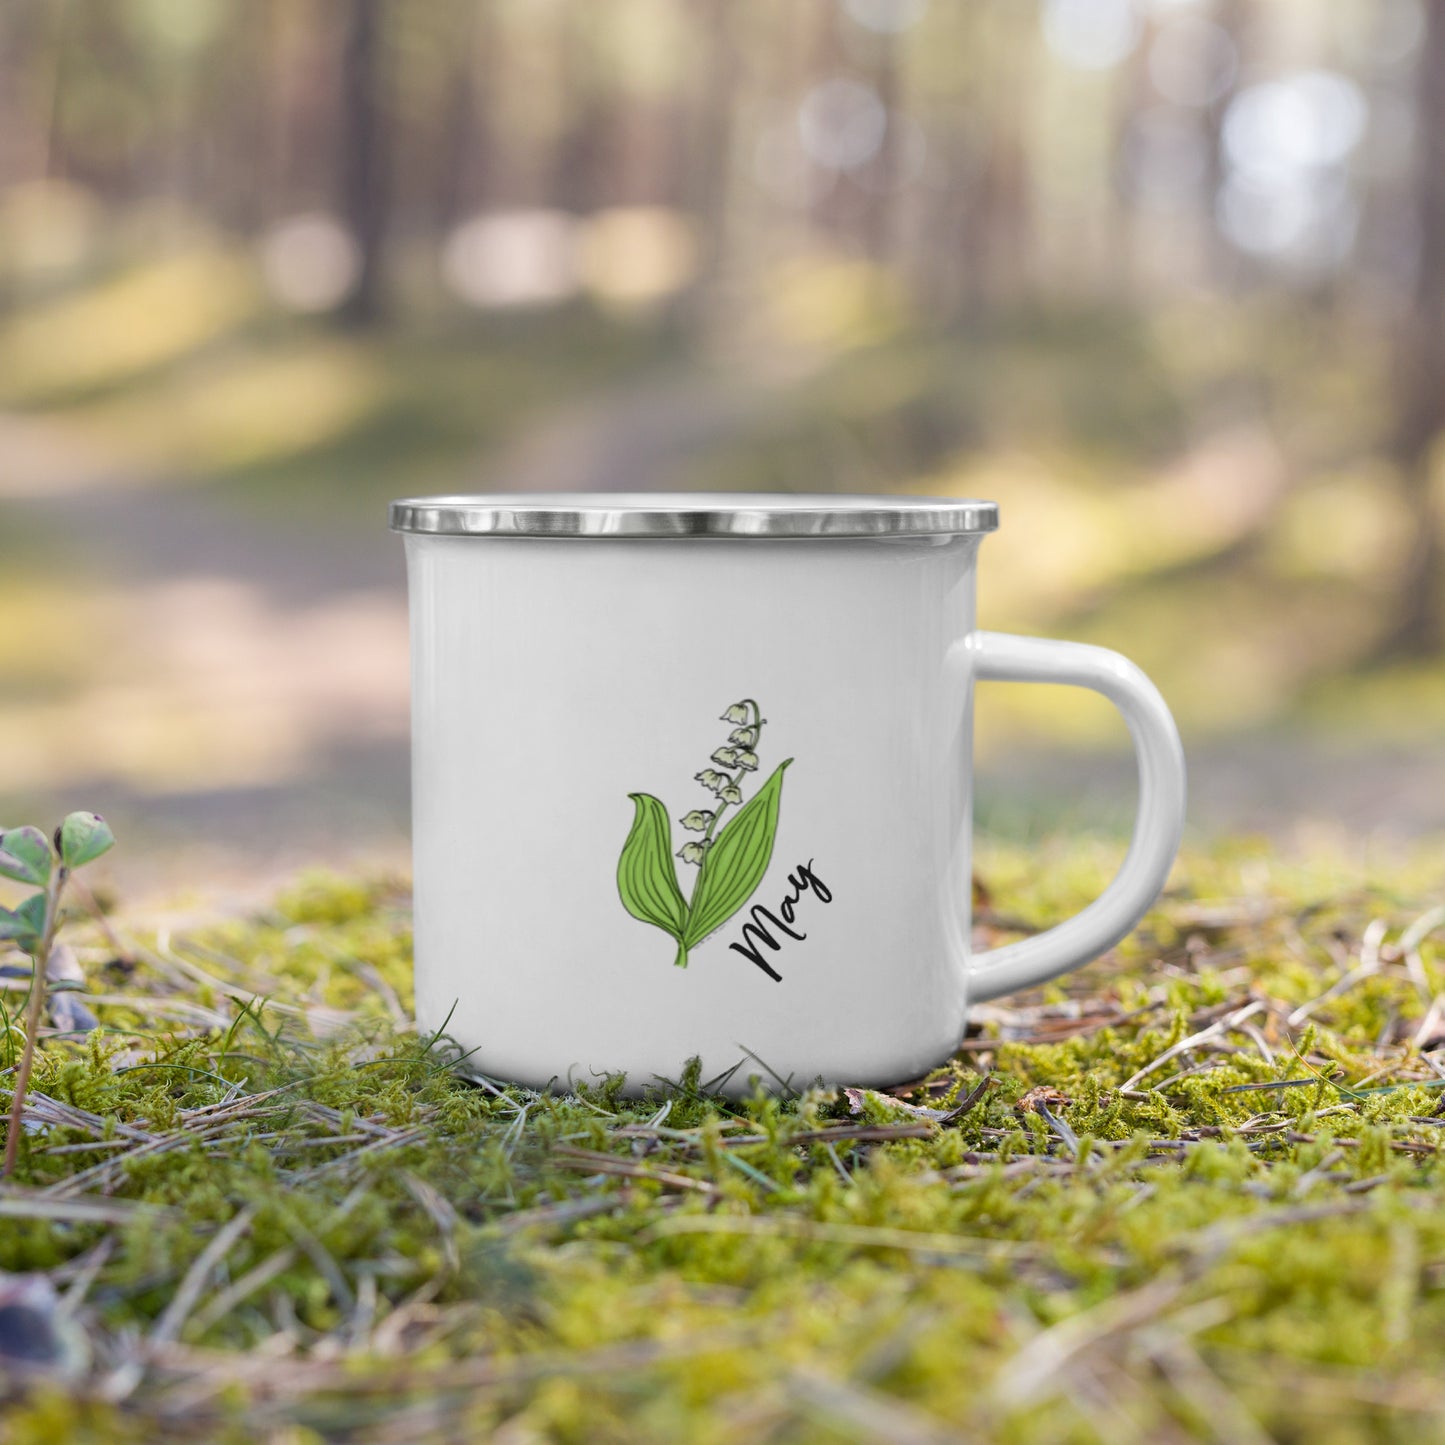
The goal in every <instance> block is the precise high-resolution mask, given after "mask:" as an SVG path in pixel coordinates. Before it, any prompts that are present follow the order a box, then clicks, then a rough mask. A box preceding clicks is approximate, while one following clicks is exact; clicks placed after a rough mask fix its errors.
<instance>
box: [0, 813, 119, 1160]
mask: <svg viewBox="0 0 1445 1445" xmlns="http://www.w3.org/2000/svg"><path fill="white" fill-rule="evenodd" d="M54 841H55V847H54V850H53V851H52V849H51V844H50V841H49V840H48V839H47V838H46V836H45V834H44V833H42V832H41V831H40V829H39V828H32V827H29V826H27V827H23V828H7V829H6V830H5V831H4V832H0V877H5V878H13V879H14V880H15V881H16V882H17V883H29V884H33V885H34V886H35V887H37V888H38V889H39V890H40V892H38V893H32V894H31V895H30V897H29V898H27V899H26V900H25V901H24V902H23V903H21V904H20V906H19V907H18V908H15V909H9V908H0V939H3V940H8V941H9V942H11V943H13V944H14V945H15V946H16V948H18V949H19V950H20V951H21V952H22V953H28V954H29V955H30V994H29V997H28V999H27V1002H26V1009H25V1043H24V1046H23V1047H22V1049H21V1053H20V1067H19V1068H18V1069H17V1070H16V1074H15V1088H14V1091H13V1093H12V1094H11V1097H10V1121H9V1123H8V1124H7V1126H6V1129H5V1163H4V1166H3V1167H0V1178H7V1179H8V1178H9V1177H10V1175H11V1174H12V1173H13V1172H14V1170H15V1161H16V1159H17V1158H18V1156H19V1153H20V1133H21V1122H20V1121H21V1115H22V1114H23V1112H24V1110H25V1093H26V1090H27V1089H28V1088H29V1087H30V1071H31V1069H32V1067H33V1066H34V1063H35V1039H36V1036H37V1035H38V1034H39V1032H40V1018H41V1014H42V1013H43V1012H44V1009H45V992H46V990H45V981H46V973H45V970H46V966H47V964H48V963H49V962H50V950H51V947H52V945H53V944H54V942H55V934H56V930H57V929H58V928H59V927H60V899H61V895H62V893H63V892H64V891H65V885H66V883H67V882H68V881H69V879H70V875H71V874H72V873H73V872H74V871H75V869H77V868H80V867H82V866H83V865H85V864H86V863H90V862H93V861H94V860H95V859H96V858H99V857H100V855H101V854H102V853H105V852H107V851H109V849H110V848H111V846H112V845H113V844H114V843H115V835H114V834H113V833H112V832H111V831H110V825H109V824H108V823H107V822H106V821H105V819H104V818H102V817H101V816H100V814H99V813H72V814H71V815H70V816H69V817H68V818H66V820H65V821H64V822H63V823H62V824H61V825H60V826H59V827H58V828H57V829H56V830H55V838H54Z"/></svg>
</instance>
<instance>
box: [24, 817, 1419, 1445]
mask: <svg viewBox="0 0 1445 1445" xmlns="http://www.w3.org/2000/svg"><path fill="white" fill-rule="evenodd" d="M1108 862H1109V853H1108V851H1107V850H1105V849H1103V848H1102V847H1101V848H1100V849H1099V850H1096V851H1091V850H1090V849H1088V848H1084V849H1080V848H1079V847H1078V846H1077V844H1074V845H1072V846H1065V845H1064V844H1063V843H1059V844H1057V845H1054V844H1044V845H1041V846H1035V847H1030V848H1027V849H1025V848H1022V847H1014V846H1006V845H1001V844H1000V845H994V846H992V847H989V848H986V849H985V850H984V852H983V855H982V858H981V862H980V865H979V866H980V880H981V883H982V887H981V889H980V896H979V905H980V906H979V916H980V928H981V931H982V932H983V934H984V935H985V936H986V937H985V941H991V939H992V937H993V936H997V935H999V934H1001V933H1002V932H1004V931H1006V930H1007V929H1009V928H1013V927H1017V926H1020V925H1022V924H1026V923H1027V922H1028V921H1030V920H1043V919H1047V918H1050V917H1056V916H1058V915H1060V914H1061V913H1063V912H1064V911H1067V910H1070V909H1072V908H1074V907H1076V906H1077V905H1078V904H1079V903H1080V902H1082V901H1083V900H1084V899H1085V898H1086V897H1087V896H1088V895H1089V894H1090V893H1091V892H1093V891H1095V890H1096V889H1097V888H1098V886H1099V884H1100V882H1101V880H1102V875H1103V873H1104V871H1105V869H1106V866H1107V864H1108ZM1442 881H1445V851H1442V850H1440V849H1435V850H1433V851H1431V850H1424V851H1421V852H1419V853H1417V854H1414V855H1412V856H1410V857H1407V858H1402V857H1391V858H1389V859H1384V858H1382V859H1381V860H1380V861H1379V866H1378V868H1377V869H1375V870H1374V872H1373V874H1372V873H1371V870H1370V869H1368V868H1358V867H1356V866H1354V865H1353V864H1352V865H1349V866H1346V864H1345V863H1344V862H1342V861H1318V860H1317V861H1314V862H1311V863H1291V864H1283V863H1281V862H1279V861H1278V860H1277V859H1275V858H1274V857H1272V855H1270V854H1269V853H1268V852H1266V851H1265V850H1264V849H1263V848H1261V847H1258V846H1255V845H1252V844H1243V843H1241V844H1236V845H1229V846H1218V847H1215V848H1213V849H1210V850H1208V851H1203V852H1195V853H1193V854H1192V855H1190V856H1187V857H1186V858H1185V859H1184V861H1183V862H1182V863H1181V865H1180V867H1179V869H1178V871H1177V873H1176V875H1175V880H1174V883H1173V885H1172V887H1171V890H1170V892H1169V894H1168V895H1167V896H1166V898H1165V899H1164V900H1162V902H1161V904H1160V906H1159V908H1158V909H1157V910H1156V911H1155V912H1154V913H1153V914H1152V915H1151V916H1150V918H1149V919H1148V920H1147V921H1146V923H1145V925H1144V926H1143V927H1142V928H1141V930H1140V931H1139V932H1138V933H1136V934H1135V935H1134V936H1133V937H1132V938H1131V939H1130V940H1128V941H1127V942H1126V943H1125V944H1124V945H1122V946H1121V947H1120V948H1119V949H1118V950H1117V951H1116V952H1115V953H1113V954H1111V955H1110V956H1109V957H1107V958H1106V959H1103V960H1101V961H1099V962H1098V963H1096V964H1094V965H1093V966H1092V967H1090V968H1089V969H1087V970H1085V971H1083V972H1081V973H1078V974H1076V975H1074V976H1072V977H1071V978H1069V979H1066V980H1064V981H1063V982H1062V983H1061V984H1060V985H1059V986H1057V987H1055V988H1054V989H1052V990H1049V991H1047V992H1046V993H1042V994H1038V995H1033V996H1029V997H1021V998H1018V999H1013V1000H1009V1001H1008V1006H1007V1007H990V1008H984V1009H980V1010H979V1011H978V1012H977V1015H976V1020H975V1023H974V1025H973V1026H972V1029H971V1033H970V1037H968V1038H967V1039H965V1040H964V1041H963V1045H962V1048H961V1049H960V1051H959V1053H958V1054H957V1056H956V1058H955V1059H954V1060H953V1061H952V1062H951V1063H950V1064H949V1065H947V1066H946V1067H944V1068H942V1069H940V1070H938V1071H937V1072H936V1073H935V1074H933V1075H932V1076H930V1077H929V1078H928V1079H927V1080H922V1081H917V1082H913V1083H910V1084H909V1085H908V1086H907V1087H900V1088H898V1089H896V1090H893V1091H891V1092H889V1093H878V1092H859V1091H846V1090H844V1091H832V1090H815V1091H805V1092H802V1093H801V1094H792V1095H789V1096H787V1097H781V1098H778V1097H770V1096H768V1095H767V1094H766V1093H765V1092H763V1091H762V1090H761V1088H760V1089H759V1091H758V1092H757V1094H756V1096H755V1097H754V1098H752V1099H750V1100H747V1101H745V1102H741V1103H739V1102H728V1101H726V1100H723V1099H720V1098H715V1097H708V1096H706V1095H705V1094H703V1093H701V1092H700V1091H699V1089H698V1086H697V1081H696V1080H692V1079H689V1078H688V1077H686V1076H684V1077H683V1078H682V1079H680V1080H678V1081H676V1082H675V1083H673V1084H670V1085H669V1084H662V1083H659V1084H658V1085H657V1087H656V1090H655V1093H654V1096H653V1097H651V1098H648V1099H646V1100H642V1101H638V1100H627V1099H623V1098H622V1097H620V1095H619V1091H618V1088H617V1086H616V1083H615V1082H614V1083H611V1084H603V1085H601V1086H599V1087H597V1088H595V1089H593V1090H591V1091H589V1092H588V1093H586V1094H585V1095H580V1096H578V1095H571V1096H564V1095H538V1094H535V1093H531V1092H529V1091H527V1090H524V1089H519V1088H509V1087H505V1086H503V1085H499V1084H497V1083H495V1082H492V1081H488V1080H485V1079H482V1078H480V1077H477V1076H471V1077H467V1076H466V1070H467V1069H468V1068H469V1067H471V1066H472V1065H473V1064H474V1063H475V1062H476V1061H475V1060H467V1061H464V1062H463V1063H462V1064H461V1066H460V1069H461V1072H460V1073H458V1072H456V1071H453V1070H452V1069H449V1068H448V1066H447V1060H448V1054H447V1047H446V1044H445V1041H444V1040H439V1039H430V1038H419V1037H417V1036H416V1034H415V1033H414V1032H412V1031H410V1030H409V1028H408V1022H407V1020H408V1002H409V996H410V995H409V989H410V979H409V974H410V956H409V912H408V898H407V894H406V891H405V887H404V884H402V883H401V882H399V881H398V880H386V879H381V880H371V881H355V880H341V879H334V878H331V879H327V878H316V879H307V880H304V881H303V882H301V883H299V884H298V885H297V886H296V887H294V888H293V889H292V890H291V891H289V892H287V893H285V894H284V895H283V896H281V897H279V898H278V899H277V900H276V901H275V904H274V906H273V907H271V908H270V909H269V910H268V911H266V912H264V913H262V914H258V915H257V916H254V917H250V918H246V919H243V920H234V919H233V920H221V921H218V922H215V923H213V924H207V925H205V926H199V927H195V928H191V929H187V930H186V931H185V932H184V933H182V932H180V931H177V930H175V929H174V928H172V929H170V930H165V929H156V928H154V927H152V928H146V927H145V926H143V923H144V920H140V921H135V920H130V919H127V918H124V917H123V916H117V917H116V918H114V919H112V920H105V921H104V922H102V921H101V920H99V919H98V918H90V917H86V916H84V915H83V914H82V916H80V917H78V918H77V919H76V920H75V922H74V923H73V925H72V926H71V928H70V932H69V937H70V940H71V942H72V944H73V946H74V950H75V958H76V960H77V961H78V963H79V966H80V970H81V972H82V973H83V975H84V978H85V984H86V990H87V992H86V993H85V994H81V995H76V994H74V993H68V994H61V995H57V997H58V998H61V999H66V1000H67V1001H68V1002H67V1004H66V1005H64V1006H62V1005H57V1011H56V1017H55V1022H56V1023H57V1024H58V1025H60V1026H62V1027H68V1028H69V1029H70V1030H71V1032H70V1033H69V1034H67V1035H63V1036H62V1035H60V1034H59V1032H58V1031H57V1032H56V1034H54V1035H53V1036H51V1037H48V1038H47V1039H46V1040H45V1047H44V1048H43V1050H42V1057H41V1060H40V1063H39V1066H38V1069H37V1074H36V1080H35V1093H34V1094H33V1095H32V1098H31V1100H30V1104H29V1107H28V1110H27V1115H26V1117H27V1125H28V1127H27V1131H26V1135H25V1141H24V1148H23V1151H22V1155H21V1167H20V1170H19V1172H18V1174H17V1177H16V1178H15V1179H14V1180H13V1181H10V1182H9V1183H8V1184H6V1185H5V1186H4V1187H3V1188H0V1270H3V1271H4V1272H5V1273H4V1274H3V1275H0V1380H3V1381H4V1382H5V1385H4V1390H5V1395H4V1398H5V1404H4V1406H3V1413H0V1437H3V1438H4V1439H5V1440H7V1441H11V1442H17V1445H22V1442H42V1441H43V1442H60V1441H65V1442H77V1441H85V1440H99V1439H106V1440H110V1439H115V1440H122V1441H136V1442H153V1441H158V1440H166V1441H187V1440H237V1441H241V1440H245V1441H258V1440H267V1441H286V1442H299V1441H307V1440H314V1439H326V1440H347V1441H398V1442H400V1441H416V1440H424V1439H477V1438H488V1435H489V1432H491V1433H492V1438H496V1439H498V1440H505V1441H508V1442H523V1441H537V1440H567V1441H581V1440H586V1441H634V1440H637V1441H669V1442H671V1441H683V1440H686V1441H700V1442H707V1441H722V1440H728V1441H733V1440H774V1441H813V1440H816V1441H833V1440H837V1441H844V1440H870V1441H888V1442H912V1441H920V1442H921V1441H938V1440H945V1439H978V1440H984V1439H988V1440H1005V1441H1020V1442H1026V1441H1040V1442H1043V1441H1048V1442H1052V1441H1059V1440H1078V1441H1109V1442H1117V1441H1127V1440H1149V1441H1156V1440H1165V1441H1167V1440H1220V1441H1231V1442H1234V1441H1244V1442H1250V1441H1262V1440H1267V1439H1273V1440H1300V1441H1304V1440H1309V1441H1311V1442H1314V1445H1319V1442H1330V1441H1347V1440H1348V1441H1355V1440H1360V1439H1379V1440H1395V1439H1399V1440H1411V1441H1417V1440H1420V1439H1433V1438H1439V1434H1440V1432H1441V1430H1442V1429H1445V1207H1442V1174H1441V1166H1440V1163H1439V1157H1440V1148H1441V1144H1442V1142H1445V1140H1442V1134H1445V1117H1442V1114H1441V1110H1442V1106H1445V1089H1442V1088H1441V1087H1439V1086H1440V1085H1441V1084H1442V1082H1445V1079H1442V1075H1445V1068H1442V1067H1441V1066H1440V1064H1439V1063H1438V1061H1437V1059H1436V1056H1435V1054H1434V1053H1433V1050H1435V1049H1436V1047H1437V1046H1440V1045H1442V1044H1445V943H1442V938H1445V909H1441V908H1439V907H1435V908H1434V910H1433V911H1432V905H1438V903H1439V901H1440V899H1441V898H1442V896H1445V887H1442ZM1432 930H1434V931H1433V932H1432ZM5 962H6V963H8V964H11V965H15V964H18V963H19V962H20V959H19V956H18V955H12V956H11V958H9V959H8V960H5ZM0 984H3V985H4V986H5V987H6V990H7V992H6V993H5V994H3V995H0V997H6V998H9V999H10V1001H11V1002H12V1004H13V1003H14V1002H17V1001H18V999H19V997H20V993H21V991H22V990H23V987H24V981H23V979H21V978H18V977H17V976H16V970H15V968H14V967H11V969H10V970H9V976H8V977H5V978H0ZM77 998H79V1000H81V1001H82V1002H83V1003H84V1004H85V1006H86V1007H87V1008H88V1009H89V1010H91V1011H92V1012H93V1014H94V1015H95V1016H97V1017H98V1018H99V1020H100V1025H101V1026H100V1027H99V1028H97V1029H92V1030H89V1031H85V1030H84V1025H85V1024H86V1023H88V1022H89V1020H88V1019H87V1018H86V1017H85V1013H84V1011H83V1010H81V1011H77V1010H76V1009H75V1008H74V1005H75V1002H76V1001H77ZM13 1042H14V1040H13V1036H12V1037H11V1038H9V1039H7V1040H4V1041H0V1065H3V1064H4V1063H5V1062H6V1058H7V1055H8V1052H9V1049H10V1046H11V1044H12V1043H13ZM7 1078H8V1075H0V1087H3V1086H4V1084H5V1082H6V1079H7Z"/></svg>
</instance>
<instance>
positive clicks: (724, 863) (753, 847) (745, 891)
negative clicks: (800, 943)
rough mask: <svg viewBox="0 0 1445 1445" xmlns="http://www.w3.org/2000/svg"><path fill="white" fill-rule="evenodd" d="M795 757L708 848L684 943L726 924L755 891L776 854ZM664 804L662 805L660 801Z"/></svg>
mask: <svg viewBox="0 0 1445 1445" xmlns="http://www.w3.org/2000/svg"><path fill="white" fill-rule="evenodd" d="M792 761H793V760H792V758H788V759H787V760H786V761H785V762H782V763H779V764H778V767H777V770H776V771H775V772H774V773H773V775H772V777H770V778H769V779H768V781H767V782H766V783H764V784H763V786H762V787H761V788H760V789H759V790H758V791H757V792H756V793H755V794H754V795H753V796H752V797H751V798H750V799H749V800H748V801H747V803H745V804H744V805H743V807H742V809H741V810H740V811H739V813H738V814H737V816H736V817H735V818H733V820H732V821H731V822H730V823H729V824H728V825H727V827H725V828H724V829H723V830H722V831H721V832H720V833H719V834H718V835H717V837H716V838H714V839H713V844H712V847H711V848H709V849H708V852H707V857H706V858H704V859H703V863H702V870H701V872H700V873H699V874H698V880H697V887H696V888H694V889H693V893H692V911H691V915H692V916H691V917H690V918H689V919H688V922H687V933H686V937H685V938H684V939H683V943H684V946H685V947H687V948H695V947H696V946H697V945H698V944H699V943H701V942H702V940H703V939H704V938H706V937H707V936H708V934H710V933H712V932H713V931H714V930H715V929H718V928H721V927H722V926H723V924H724V923H726V922H727V921H728V919H729V918H731V917H732V916H733V914H734V913H736V912H737V911H738V909H739V908H741V907H742V906H743V904H745V903H746V902H747V901H748V899H749V898H751V897H752V896H753V892H754V890H755V889H756V888H757V886H758V884H759V883H761V882H762V881H763V875H764V874H765V873H766V872H767V871H768V863H769V861H770V860H771V859H772V856H773V839H774V837H775V836H776V834H777V831H778V804H779V800H780V799H781V796H782V791H783V772H784V770H785V769H786V768H787V766H788V763H791V762H792ZM659 806H660V805H659Z"/></svg>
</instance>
